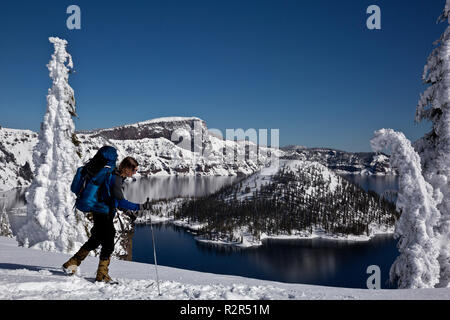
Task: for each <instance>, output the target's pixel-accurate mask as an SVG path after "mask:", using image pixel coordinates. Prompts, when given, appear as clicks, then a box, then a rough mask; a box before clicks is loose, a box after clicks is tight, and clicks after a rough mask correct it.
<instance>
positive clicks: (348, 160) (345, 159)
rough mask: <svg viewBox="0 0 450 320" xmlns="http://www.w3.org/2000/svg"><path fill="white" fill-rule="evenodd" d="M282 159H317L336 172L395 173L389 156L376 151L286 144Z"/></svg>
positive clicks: (283, 148)
mask: <svg viewBox="0 0 450 320" xmlns="http://www.w3.org/2000/svg"><path fill="white" fill-rule="evenodd" d="M281 150H282V151H284V154H283V156H282V157H281V158H282V159H290V160H308V161H316V162H319V163H320V164H322V165H324V166H326V167H328V168H329V169H331V170H333V171H334V172H336V173H343V174H375V175H385V174H395V170H393V169H392V168H391V166H390V165H389V156H387V155H386V154H378V153H375V152H347V151H341V150H335V149H329V148H306V147H304V146H292V145H291V146H286V147H282V148H281Z"/></svg>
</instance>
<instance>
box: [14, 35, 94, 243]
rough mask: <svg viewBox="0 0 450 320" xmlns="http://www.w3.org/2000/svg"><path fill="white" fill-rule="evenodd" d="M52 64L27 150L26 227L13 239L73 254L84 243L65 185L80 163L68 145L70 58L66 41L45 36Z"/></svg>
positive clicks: (70, 136) (71, 129) (71, 108)
mask: <svg viewBox="0 0 450 320" xmlns="http://www.w3.org/2000/svg"><path fill="white" fill-rule="evenodd" d="M49 40H50V42H51V43H52V44H53V45H54V49H55V51H54V53H53V55H52V59H51V60H50V62H49V63H48V65H47V68H48V70H49V71H50V78H51V79H52V81H53V83H52V87H51V88H50V89H49V91H48V95H47V111H46V114H45V116H44V121H43V122H42V124H41V131H40V133H39V141H38V143H37V145H36V147H35V148H34V150H33V163H34V167H35V177H34V180H33V181H32V183H31V186H30V188H29V190H28V191H27V193H26V199H27V203H28V206H27V222H26V223H25V224H24V226H23V227H22V228H21V229H20V230H19V231H18V234H17V240H18V241H19V244H20V245H23V246H25V247H35V248H39V249H43V250H49V251H60V252H73V251H74V250H75V249H77V248H79V247H80V245H81V244H82V243H83V242H85V241H86V240H87V236H86V230H85V227H84V224H83V221H82V220H81V219H80V218H79V216H78V217H77V216H76V215H75V212H74V209H73V205H74V203H75V197H74V195H73V193H72V192H71V191H70V184H71V182H72V178H73V175H74V172H75V170H76V168H77V167H78V166H79V165H80V164H81V163H80V158H79V156H78V155H77V153H76V151H77V150H76V146H75V145H74V144H73V142H72V139H73V134H74V132H75V125H74V123H73V120H72V116H74V115H76V113H75V99H74V91H73V89H72V88H71V87H70V85H69V83H68V80H69V72H70V69H72V68H73V62H72V57H71V55H70V54H69V53H67V51H66V46H67V41H66V40H62V39H59V38H54V37H51V38H49Z"/></svg>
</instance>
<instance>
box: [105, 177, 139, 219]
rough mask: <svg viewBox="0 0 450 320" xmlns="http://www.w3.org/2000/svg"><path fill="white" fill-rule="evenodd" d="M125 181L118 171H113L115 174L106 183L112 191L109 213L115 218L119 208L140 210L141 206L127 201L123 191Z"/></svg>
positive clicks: (108, 202)
mask: <svg viewBox="0 0 450 320" xmlns="http://www.w3.org/2000/svg"><path fill="white" fill-rule="evenodd" d="M123 181H124V179H123V178H122V177H121V176H120V174H119V172H118V170H117V169H116V170H114V171H113V173H112V174H111V175H110V176H109V178H108V181H106V183H108V187H109V191H110V195H109V201H107V204H108V206H109V208H110V210H109V213H110V214H112V215H113V216H115V214H116V209H117V208H119V209H121V210H131V211H137V210H139V209H140V205H139V204H137V203H134V202H131V201H128V200H127V199H125V196H124V195H123V189H122V187H123Z"/></svg>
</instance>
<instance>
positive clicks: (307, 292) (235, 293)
mask: <svg viewBox="0 0 450 320" xmlns="http://www.w3.org/2000/svg"><path fill="white" fill-rule="evenodd" d="M68 258H69V255H67V254H63V253H54V252H46V251H41V250H36V249H30V248H22V247H18V246H17V242H16V241H15V240H14V239H10V238H6V237H0V299H1V300H16V299H28V300H29V299H31V300H85V299H91V300H105V299H114V300H149V299H151V300H157V299H158V300H159V299H161V300H167V299H169V300H173V299H177V300H228V299H233V300H252V299H266V300H275V299H276V300H292V299H303V300H309V299H314V300H316V299H327V300H328V299H333V300H335V299H337V300H343V299H346V300H348V299H364V300H366V299H367V300H373V299H376V300H379V299H380V300H381V299H408V300H409V299H429V300H438V299H440V300H444V299H450V288H440V289H420V290H419V289H416V290H414V289H408V290H400V289H396V290H386V289H383V290H369V289H347V288H334V287H323V286H313V285H303V284H288V283H281V282H272V281H263V280H256V279H250V278H243V277H236V276H226V275H219V274H211V273H203V272H196V271H188V270H182V269H176V268H170V267H165V266H158V273H159V279H160V289H161V296H159V295H158V290H157V287H156V284H155V269H154V266H153V265H150V264H144V263H137V262H129V261H120V260H113V261H112V262H111V266H110V275H111V276H112V277H113V278H114V279H117V280H118V281H119V284H118V285H108V284H103V283H93V282H92V281H93V279H94V274H95V270H96V268H97V264H98V259H97V258H95V257H87V258H86V260H85V261H84V262H83V264H82V265H81V269H80V274H81V277H77V276H74V277H69V276H66V275H65V274H64V273H63V272H62V271H61V269H60V266H61V264H62V263H64V262H65V261H66V260H67V259H68Z"/></svg>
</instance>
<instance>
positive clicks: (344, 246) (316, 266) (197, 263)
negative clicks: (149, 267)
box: [132, 176, 398, 288]
mask: <svg viewBox="0 0 450 320" xmlns="http://www.w3.org/2000/svg"><path fill="white" fill-rule="evenodd" d="M346 178H348V179H350V180H351V179H353V181H354V182H357V183H358V184H360V185H361V186H362V187H363V188H364V189H366V190H368V189H371V190H374V191H376V192H377V193H382V192H383V191H384V190H391V189H396V188H397V185H398V184H397V179H396V178H395V177H371V176H350V177H346ZM384 178H385V179H384ZM383 179H384V180H383ZM383 181H384V182H383ZM153 230H154V232H155V239H156V240H155V242H156V245H157V259H158V264H161V265H165V266H171V267H176V268H182V269H188V270H196V271H202V272H210V273H217V274H228V275H238V276H243V277H249V278H257V279H263V280H273V281H281V282H289V283H304V284H315V285H325V286H336V287H347V288H367V286H366V281H367V278H368V277H369V276H370V274H367V273H366V270H367V267H368V266H370V265H377V266H379V267H380V270H381V288H394V287H395V286H394V285H390V284H389V283H388V278H389V269H390V267H391V265H392V263H393V262H394V260H395V258H396V257H397V256H398V251H397V248H396V243H397V241H396V240H394V239H393V237H392V236H391V235H379V236H376V237H375V238H373V239H371V240H370V241H367V242H355V241H336V240H327V239H305V240H273V239H270V240H265V241H264V242H263V245H262V246H260V247H256V248H247V249H240V248H235V247H231V246H218V245H211V244H205V243H200V242H197V241H196V240H195V238H194V235H193V234H192V233H190V232H188V231H186V230H185V229H182V228H179V227H176V226H174V225H171V224H157V225H153ZM132 255H133V261H137V262H144V263H154V260H153V249H152V238H151V229H150V226H146V225H137V226H136V229H135V235H134V237H133V252H132Z"/></svg>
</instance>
